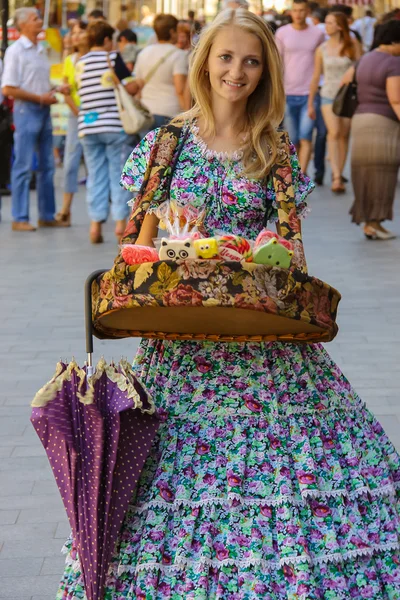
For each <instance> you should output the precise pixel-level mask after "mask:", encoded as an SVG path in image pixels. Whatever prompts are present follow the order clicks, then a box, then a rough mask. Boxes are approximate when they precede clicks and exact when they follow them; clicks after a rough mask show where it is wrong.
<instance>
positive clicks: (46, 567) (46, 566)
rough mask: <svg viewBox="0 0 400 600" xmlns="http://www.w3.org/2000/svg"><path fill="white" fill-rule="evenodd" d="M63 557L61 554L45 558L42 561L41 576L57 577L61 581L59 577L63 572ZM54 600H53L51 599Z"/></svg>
mask: <svg viewBox="0 0 400 600" xmlns="http://www.w3.org/2000/svg"><path fill="white" fill-rule="evenodd" d="M64 566H65V556H64V555H63V554H62V555H60V556H57V557H53V558H45V559H44V561H43V566H42V570H41V571H40V574H41V575H58V576H59V578H60V579H61V575H62V573H63V571H64ZM52 600H54V598H53V599H52Z"/></svg>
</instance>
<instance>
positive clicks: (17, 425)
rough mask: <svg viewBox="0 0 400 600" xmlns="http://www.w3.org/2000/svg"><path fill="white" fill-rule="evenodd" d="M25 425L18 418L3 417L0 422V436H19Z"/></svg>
mask: <svg viewBox="0 0 400 600" xmlns="http://www.w3.org/2000/svg"><path fill="white" fill-rule="evenodd" d="M25 427H26V423H25V422H23V421H21V419H19V418H18V417H3V418H2V419H1V420H0V436H3V435H4V436H8V435H21V434H22V433H23V432H24V429H25Z"/></svg>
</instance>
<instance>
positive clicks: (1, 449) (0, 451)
mask: <svg viewBox="0 0 400 600" xmlns="http://www.w3.org/2000/svg"><path fill="white" fill-rule="evenodd" d="M13 451H14V450H13V448H12V447H9V448H7V446H0V458H4V457H7V456H11V454H12V453H13Z"/></svg>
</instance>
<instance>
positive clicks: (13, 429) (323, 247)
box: [0, 174, 400, 600]
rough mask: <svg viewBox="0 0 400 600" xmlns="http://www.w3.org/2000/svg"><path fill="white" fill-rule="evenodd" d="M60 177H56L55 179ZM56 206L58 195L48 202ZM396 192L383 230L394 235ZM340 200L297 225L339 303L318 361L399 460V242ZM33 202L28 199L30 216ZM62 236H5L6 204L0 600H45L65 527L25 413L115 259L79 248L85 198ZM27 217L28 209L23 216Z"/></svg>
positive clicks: (126, 344)
mask: <svg viewBox="0 0 400 600" xmlns="http://www.w3.org/2000/svg"><path fill="white" fill-rule="evenodd" d="M59 176H60V174H58V178H59ZM58 197H59V199H60V198H61V191H59V194H58ZM399 200H400V190H399V193H398V200H397V206H396V217H397V221H395V223H394V224H393V229H394V230H395V231H397V233H398V235H399V236H400V206H399V204H400V202H399ZM350 203H351V195H350V194H348V195H346V196H343V197H339V198H337V197H333V196H332V195H331V193H330V192H329V190H327V189H326V188H323V189H321V188H320V189H318V190H317V191H316V192H315V193H314V194H313V196H312V197H311V205H312V209H313V211H312V214H311V215H310V217H309V218H308V220H307V222H306V224H305V227H304V229H305V243H306V250H307V256H308V263H309V268H310V272H311V273H313V274H314V275H317V276H319V277H321V278H322V279H324V280H326V281H328V282H329V283H330V284H331V285H333V286H335V287H337V288H338V289H339V290H340V291H341V292H342V294H343V299H342V302H341V304H340V307H339V326H340V327H341V330H340V333H339V335H338V337H337V339H336V340H335V341H334V342H333V343H331V344H329V345H328V346H329V351H330V353H331V354H332V356H333V358H334V359H335V360H336V361H337V362H338V363H339V366H340V367H341V368H342V370H343V371H344V373H345V374H346V375H347V376H348V377H349V379H350V381H351V382H352V384H353V385H354V387H355V388H356V389H357V391H358V392H359V394H360V395H361V397H362V398H363V399H364V400H365V401H366V402H367V404H368V406H369V407H370V408H371V409H372V410H373V411H374V412H375V414H376V415H377V416H378V418H379V419H380V421H381V423H382V424H383V426H384V427H385V429H386V431H387V433H388V435H389V436H390V437H391V439H392V440H393V442H394V443H395V444H396V446H397V448H398V449H399V450H400V391H399V384H398V372H399V359H400V353H399V340H400V311H399V302H400V301H399V298H400V275H399V265H400V239H398V240H394V241H391V242H387V243H384V242H375V243H374V242H368V241H367V240H365V239H364V238H363V237H362V233H361V231H360V229H358V228H357V227H356V226H354V225H351V223H350V220H349V216H348V214H347V213H348V209H349V206H350ZM34 204H36V201H35V199H32V207H34ZM73 208H74V211H73V227H71V229H65V230H39V231H37V232H36V233H32V234H21V233H15V232H11V227H10V216H9V215H10V211H9V199H8V198H4V199H3V214H2V218H3V220H2V222H1V223H0V272H1V284H0V286H1V292H0V364H1V367H0V370H1V388H0V600H54V597H55V592H56V589H57V585H58V581H59V578H60V576H61V573H62V569H63V561H64V559H63V557H62V556H61V555H60V550H61V547H62V544H63V542H64V539H65V538H66V536H67V535H68V532H69V527H68V524H67V520H66V517H65V515H64V510H63V506H62V503H61V500H60V498H59V494H58V491H57V488H56V485H55V483H54V480H53V475H52V473H51V470H50V467H49V465H48V462H47V458H46V456H45V454H44V451H43V450H42V446H41V445H40V443H39V440H38V438H37V436H36V434H35V432H34V430H33V428H32V426H31V424H30V423H29V416H30V407H29V404H30V402H31V400H32V398H33V396H34V394H35V392H36V391H37V389H38V388H39V387H41V386H42V385H43V384H44V383H45V382H46V381H47V380H48V379H50V377H51V376H52V375H53V373H54V369H55V365H56V362H57V361H58V360H59V358H60V357H62V358H64V359H68V360H69V359H71V357H72V356H75V358H76V359H77V361H78V362H81V363H83V361H84V359H85V332H84V315H83V283H84V280H85V278H86V276H87V275H88V274H89V273H90V272H91V271H94V270H95V269H98V268H109V267H111V264H112V261H113V259H114V256H115V254H116V251H117V246H116V242H115V240H114V236H113V233H112V225H111V223H110V224H108V225H107V227H106V231H105V238H106V243H105V244H103V245H99V246H92V245H90V244H89V242H88V235H87V230H88V219H87V216H86V207H85V196H84V190H83V189H82V191H81V192H80V193H79V194H78V196H77V197H76V199H75V202H74V207H73ZM32 212H33V213H34V214H35V216H36V213H35V211H32ZM136 347H137V342H136V341H132V340H121V341H117V342H111V341H107V342H100V341H98V340H96V341H95V356H96V358H99V357H100V355H102V354H103V355H104V356H105V357H106V358H111V357H114V358H115V359H118V358H119V356H120V355H125V356H133V354H134V352H135V349H136Z"/></svg>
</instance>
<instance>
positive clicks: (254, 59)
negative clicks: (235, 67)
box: [247, 58, 260, 67]
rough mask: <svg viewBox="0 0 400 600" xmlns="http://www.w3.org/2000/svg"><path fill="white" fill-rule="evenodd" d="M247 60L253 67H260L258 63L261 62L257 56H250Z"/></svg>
mask: <svg viewBox="0 0 400 600" xmlns="http://www.w3.org/2000/svg"><path fill="white" fill-rule="evenodd" d="M247 62H248V63H249V65H251V66H252V67H258V65H259V64H260V62H259V61H258V60H257V59H256V58H249V59H248V60H247Z"/></svg>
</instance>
